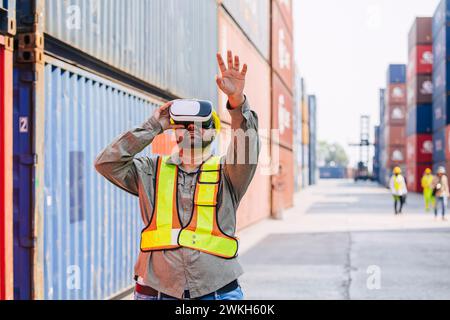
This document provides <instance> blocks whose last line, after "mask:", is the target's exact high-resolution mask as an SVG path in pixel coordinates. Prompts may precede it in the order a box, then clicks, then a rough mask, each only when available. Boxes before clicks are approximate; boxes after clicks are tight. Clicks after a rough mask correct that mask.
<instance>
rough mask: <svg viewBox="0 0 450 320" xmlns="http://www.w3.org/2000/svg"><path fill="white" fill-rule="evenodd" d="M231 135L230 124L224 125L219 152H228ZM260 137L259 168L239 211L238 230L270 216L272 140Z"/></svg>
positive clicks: (223, 153) (222, 153)
mask: <svg viewBox="0 0 450 320" xmlns="http://www.w3.org/2000/svg"><path fill="white" fill-rule="evenodd" d="M231 136H232V132H231V129H230V126H229V125H224V126H223V128H222V130H221V133H220V137H219V143H218V144H219V146H218V152H217V154H220V155H225V154H226V151H227V149H228V145H229V143H230V141H231ZM260 139H261V152H260V156H259V159H258V169H257V170H256V173H255V176H254V177H253V180H252V182H251V183H250V186H249V188H248V190H247V192H246V193H245V195H244V198H243V199H242V201H241V203H240V204H239V209H238V211H237V229H238V230H242V229H243V228H245V227H247V226H250V225H252V224H254V223H255V222H258V221H260V220H262V219H264V218H268V217H269V216H270V197H271V186H270V177H271V176H270V175H271V160H272V158H271V155H270V151H271V150H270V141H269V140H268V139H267V138H265V137H263V136H260Z"/></svg>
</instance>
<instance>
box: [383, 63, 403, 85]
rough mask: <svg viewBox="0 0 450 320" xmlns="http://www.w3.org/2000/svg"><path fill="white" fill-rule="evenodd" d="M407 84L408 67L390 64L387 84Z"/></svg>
mask: <svg viewBox="0 0 450 320" xmlns="http://www.w3.org/2000/svg"><path fill="white" fill-rule="evenodd" d="M405 82H406V65H404V64H390V65H389V67H388V71H387V83H388V84H394V83H405Z"/></svg>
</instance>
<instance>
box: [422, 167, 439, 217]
mask: <svg viewBox="0 0 450 320" xmlns="http://www.w3.org/2000/svg"><path fill="white" fill-rule="evenodd" d="M433 180H434V176H433V174H432V171H431V169H430V168H427V169H425V172H424V175H423V177H422V181H421V185H422V189H423V199H424V201H425V211H426V212H429V211H430V209H431V208H433V209H434V207H435V204H436V200H435V197H434V196H433Z"/></svg>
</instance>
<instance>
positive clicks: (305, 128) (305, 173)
mask: <svg viewBox="0 0 450 320" xmlns="http://www.w3.org/2000/svg"><path fill="white" fill-rule="evenodd" d="M308 103H309V101H308V95H307V94H306V84H305V80H304V79H302V167H303V169H302V182H303V187H307V186H308V185H309V168H310V164H309V144H310V141H309V136H310V134H309V119H310V117H309V104H308Z"/></svg>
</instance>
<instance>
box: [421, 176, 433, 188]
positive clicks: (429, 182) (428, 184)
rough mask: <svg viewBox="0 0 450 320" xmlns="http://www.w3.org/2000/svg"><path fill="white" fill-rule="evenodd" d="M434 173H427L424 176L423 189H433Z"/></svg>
mask: <svg viewBox="0 0 450 320" xmlns="http://www.w3.org/2000/svg"><path fill="white" fill-rule="evenodd" d="M433 178H434V177H433V175H431V174H426V175H424V176H423V177H422V188H423V189H431V185H432V184H433Z"/></svg>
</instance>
